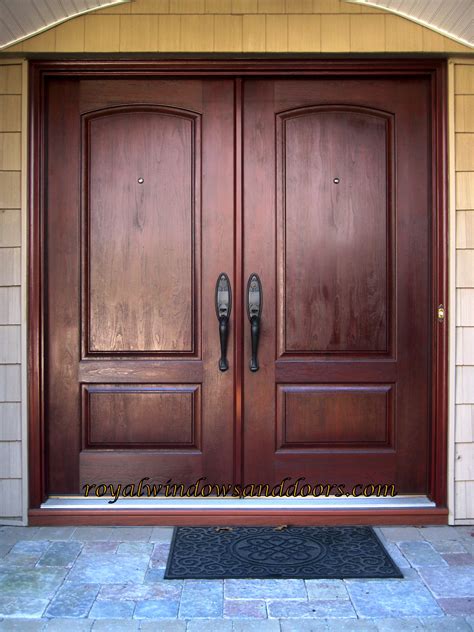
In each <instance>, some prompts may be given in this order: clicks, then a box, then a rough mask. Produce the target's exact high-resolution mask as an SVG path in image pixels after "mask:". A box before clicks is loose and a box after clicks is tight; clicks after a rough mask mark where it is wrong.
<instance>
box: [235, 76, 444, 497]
mask: <svg viewBox="0 0 474 632" xmlns="http://www.w3.org/2000/svg"><path fill="white" fill-rule="evenodd" d="M429 108H430V85H429V81H427V80H425V79H423V78H392V79H386V80H385V79H382V78H380V79H370V78H361V79H358V78H352V79H350V78H337V79H331V78H328V79H323V78H321V79H317V80H314V79H311V80H308V79H300V80H284V79H278V80H251V79H249V80H247V81H246V82H245V85H244V105H243V111H244V120H243V129H244V137H243V155H244V158H243V170H244V176H243V182H244V184H243V206H244V227H245V235H244V278H248V277H249V276H250V275H251V274H252V273H256V274H258V275H259V277H260V280H261V283H262V288H263V312H262V320H261V334H260V347H259V362H260V369H259V371H257V372H251V371H250V370H249V368H248V364H247V362H248V360H246V364H245V366H244V387H243V390H244V394H245V398H244V415H245V421H244V431H243V437H244V458H243V461H244V476H245V481H246V482H247V483H253V482H263V483H268V482H272V483H278V482H280V481H281V480H282V479H283V478H284V477H292V478H294V479H296V478H298V477H305V478H306V481H304V483H310V484H312V485H315V484H324V485H326V484H334V485H338V484H345V485H346V490H348V491H349V489H350V486H352V485H357V484H370V483H394V484H395V485H396V488H397V491H398V492H399V493H425V492H427V490H428V453H429V440H430V375H431V373H430V361H431V352H430V349H431V329H430V327H431V323H432V322H433V319H432V311H431V309H432V308H431V307H430V300H429V297H430V279H431V276H430V230H431V225H430V208H431V207H430V205H431V181H432V180H431V178H432V176H431V162H430V161H431V158H430V109H429ZM244 345H245V349H246V350H247V351H246V354H247V355H246V357H247V358H248V357H249V354H250V327H249V326H246V337H245V340H244ZM302 484H303V483H301V484H300V485H302ZM332 493H335V489H333V490H332Z"/></svg>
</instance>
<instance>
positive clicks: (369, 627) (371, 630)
mask: <svg viewBox="0 0 474 632" xmlns="http://www.w3.org/2000/svg"><path fill="white" fill-rule="evenodd" d="M399 629H400V628H399ZM340 630H347V632H377V626H376V625H375V623H374V622H373V621H364V620H361V619H355V620H354V619H353V620H351V619H348V620H347V621H345V620H344V619H337V620H333V621H328V632H339V631H340Z"/></svg>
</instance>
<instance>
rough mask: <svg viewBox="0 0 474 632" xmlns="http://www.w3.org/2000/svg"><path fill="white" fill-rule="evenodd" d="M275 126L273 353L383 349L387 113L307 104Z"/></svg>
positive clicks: (387, 273)
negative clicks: (278, 287)
mask: <svg viewBox="0 0 474 632" xmlns="http://www.w3.org/2000/svg"><path fill="white" fill-rule="evenodd" d="M276 122H277V182H279V186H278V195H277V206H278V215H279V222H278V225H279V239H278V248H279V257H278V260H279V274H280V275H281V280H282V288H283V290H282V292H281V293H280V299H279V300H280V306H279V308H280V309H279V318H280V325H279V327H278V331H279V350H280V355H291V354H295V353H296V354H299V353H309V354H333V353H336V354H337V353H346V354H347V353H349V354H358V353H361V354H366V353H369V354H370V353H388V352H390V349H391V347H392V342H393V341H392V339H391V338H392V334H391V322H392V317H391V313H390V312H391V305H392V300H391V291H392V289H391V288H392V282H391V278H392V273H393V270H392V261H391V257H392V254H391V253H392V251H393V249H392V241H393V237H392V234H391V231H392V226H393V222H392V219H391V214H392V212H393V200H392V195H393V191H394V190H395V189H394V183H393V177H394V175H393V172H392V164H393V160H392V152H393V118H392V115H391V114H389V113H385V112H380V111H376V110H371V109H367V108H361V107H350V106H342V105H333V106H315V107H307V108H302V109H298V110H293V111H287V112H283V113H280V114H277V121H276Z"/></svg>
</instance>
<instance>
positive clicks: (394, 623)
mask: <svg viewBox="0 0 474 632" xmlns="http://www.w3.org/2000/svg"><path fill="white" fill-rule="evenodd" d="M374 623H375V624H376V626H377V630H378V631H379V632H421V630H424V629H425V628H424V626H423V623H422V622H421V619H417V618H408V617H407V618H404V619H403V623H402V620H401V619H393V618H391V617H388V618H386V619H374Z"/></svg>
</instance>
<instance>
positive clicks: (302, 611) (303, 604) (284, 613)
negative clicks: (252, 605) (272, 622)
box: [268, 599, 356, 619]
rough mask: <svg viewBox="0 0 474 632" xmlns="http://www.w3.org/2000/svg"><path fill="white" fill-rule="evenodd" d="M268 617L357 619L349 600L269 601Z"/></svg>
mask: <svg viewBox="0 0 474 632" xmlns="http://www.w3.org/2000/svg"><path fill="white" fill-rule="evenodd" d="M268 616H269V617H271V618H272V619H296V618H299V617H300V618H302V619H317V618H326V619H333V618H337V619H339V618H340V619H346V618H355V617H356V613H355V612H354V608H353V607H352V604H351V602H350V601H349V600H348V599H332V600H331V601H328V600H326V601H323V600H321V601H300V600H297V599H294V600H288V601H269V602H268Z"/></svg>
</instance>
